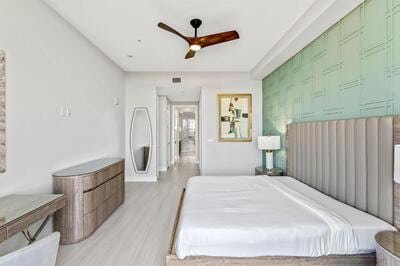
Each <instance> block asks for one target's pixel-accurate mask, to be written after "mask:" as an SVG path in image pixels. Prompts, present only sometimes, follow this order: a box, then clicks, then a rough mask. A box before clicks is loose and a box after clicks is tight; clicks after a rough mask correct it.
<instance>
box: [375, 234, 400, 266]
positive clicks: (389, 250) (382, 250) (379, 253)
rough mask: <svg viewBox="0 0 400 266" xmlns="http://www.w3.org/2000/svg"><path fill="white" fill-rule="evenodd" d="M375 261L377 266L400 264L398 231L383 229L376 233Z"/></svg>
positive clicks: (399, 235)
mask: <svg viewBox="0 0 400 266" xmlns="http://www.w3.org/2000/svg"><path fill="white" fill-rule="evenodd" d="M375 240H376V243H377V244H378V245H377V246H376V261H377V265H378V266H394V265H400V232H399V231H384V232H380V233H378V234H376V236H375Z"/></svg>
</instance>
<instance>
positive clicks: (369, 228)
mask: <svg viewBox="0 0 400 266" xmlns="http://www.w3.org/2000/svg"><path fill="white" fill-rule="evenodd" d="M383 230H396V229H395V228H394V227H392V226H391V225H390V224H388V223H386V222H384V221H382V220H380V219H378V218H376V217H374V216H372V215H369V214H366V213H364V212H362V211H359V210H357V209H355V208H352V207H350V206H348V205H346V204H343V203H341V202H339V201H337V200H334V199H332V198H330V197H328V196H326V195H324V194H322V193H320V192H318V191H317V190H315V189H312V188H310V187H308V186H307V185H305V184H303V183H301V182H299V181H297V180H295V179H294V178H291V177H267V176H246V177H206V176H201V177H192V178H191V179H190V180H189V182H188V185H187V188H186V194H185V200H184V203H183V206H182V212H181V218H180V221H179V227H178V231H177V238H176V254H177V256H178V258H180V259H184V258H185V257H187V256H223V257H258V256H306V257H316V256H324V255H333V254H340V255H345V254H347V255H349V254H361V253H370V252H374V251H375V245H376V244H375V240H374V236H375V234H376V233H377V232H379V231H383Z"/></svg>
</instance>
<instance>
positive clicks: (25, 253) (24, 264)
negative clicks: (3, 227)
mask: <svg viewBox="0 0 400 266" xmlns="http://www.w3.org/2000/svg"><path fill="white" fill-rule="evenodd" d="M59 244H60V233H59V232H55V233H52V234H51V235H49V236H47V237H45V238H43V239H39V240H37V241H35V242H33V243H32V244H30V245H28V246H26V247H24V248H22V249H20V250H17V251H14V252H12V253H10V254H7V255H5V256H3V257H0V266H54V265H56V259H57V252H58V245H59Z"/></svg>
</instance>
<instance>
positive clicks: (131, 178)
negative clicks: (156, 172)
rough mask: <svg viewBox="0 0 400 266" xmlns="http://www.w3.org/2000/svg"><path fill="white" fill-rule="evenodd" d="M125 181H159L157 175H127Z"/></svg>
mask: <svg viewBox="0 0 400 266" xmlns="http://www.w3.org/2000/svg"><path fill="white" fill-rule="evenodd" d="M125 182H157V177H156V176H126V177H125Z"/></svg>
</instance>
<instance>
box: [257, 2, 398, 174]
mask: <svg viewBox="0 0 400 266" xmlns="http://www.w3.org/2000/svg"><path fill="white" fill-rule="evenodd" d="M394 114H400V0H368V1H365V2H364V3H363V4H361V5H360V6H359V7H358V8H356V9H355V10H353V11H352V12H351V13H350V14H348V15H347V16H346V17H344V18H343V19H342V20H340V21H339V22H337V23H336V24H335V25H334V26H332V27H331V28H330V29H329V30H328V31H326V32H325V33H323V34H322V35H321V36H320V37H318V38H317V39H316V40H314V41H313V42H312V43H310V44H309V45H308V46H307V47H305V48H304V49H303V50H302V51H300V52H299V53H298V54H297V55H295V56H294V57H292V58H291V59H289V60H288V61H287V62H286V63H285V64H283V65H282V66H280V67H279V68H278V69H276V70H275V71H274V72H273V73H271V74H270V75H268V76H267V77H265V78H264V80H263V133H264V134H265V135H266V134H269V135H275V134H279V135H281V136H282V150H280V151H279V152H276V153H275V165H276V166H278V167H281V168H283V169H285V164H286V155H285V149H284V147H285V131H286V124H288V123H291V122H303V121H320V120H333V119H346V118H355V117H368V116H383V115H394Z"/></svg>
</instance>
